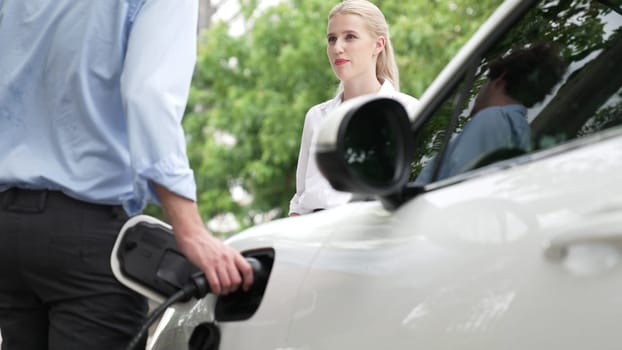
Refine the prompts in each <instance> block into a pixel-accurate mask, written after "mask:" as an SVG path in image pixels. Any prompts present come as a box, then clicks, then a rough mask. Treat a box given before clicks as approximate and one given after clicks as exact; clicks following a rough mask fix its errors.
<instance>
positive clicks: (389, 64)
mask: <svg viewBox="0 0 622 350" xmlns="http://www.w3.org/2000/svg"><path fill="white" fill-rule="evenodd" d="M339 14H350V15H356V16H360V17H361V18H363V20H365V23H366V25H367V28H368V29H369V31H370V33H372V34H373V35H375V36H383V37H384V38H385V43H384V50H383V51H381V52H380V54H378V59H377V61H376V78H377V79H378V81H379V82H381V83H382V82H384V81H385V80H388V81H389V82H391V84H392V85H393V87H394V88H395V89H396V90H397V91H399V89H400V79H399V72H398V69H397V64H396V63H395V54H394V53H393V45H392V44H391V37H390V33H389V25H388V24H387V20H386V19H385V18H384V14H383V13H382V11H380V9H379V8H378V7H377V6H376V5H374V4H373V3H371V2H369V1H367V0H345V1H343V2H340V3H339V4H337V5H335V7H333V9H332V10H330V12H329V13H328V20H329V21H330V20H331V19H332V18H333V17H334V16H336V15H339ZM339 90H340V91H343V83H342V84H340V85H339Z"/></svg>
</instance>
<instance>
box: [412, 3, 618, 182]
mask: <svg viewBox="0 0 622 350" xmlns="http://www.w3.org/2000/svg"><path fill="white" fill-rule="evenodd" d="M618 4H619V2H611V1H585V0H575V1H557V0H556V1H540V2H538V3H537V5H536V6H534V7H532V9H531V10H529V11H528V12H527V13H526V14H525V15H524V16H523V17H522V18H521V19H519V20H518V22H517V23H515V24H514V25H512V29H510V30H509V31H508V32H506V33H504V34H503V35H502V36H501V37H500V38H499V39H498V40H497V41H496V42H495V43H493V45H491V46H490V48H489V49H488V50H486V51H485V52H484V53H483V54H482V55H481V56H480V57H475V60H473V61H472V62H473V63H472V65H471V67H469V68H470V69H469V70H468V71H467V73H465V75H464V76H463V77H462V79H461V80H460V82H459V83H458V84H457V85H456V86H455V87H454V88H453V90H452V91H451V93H450V94H449V95H448V97H447V98H446V99H445V101H444V102H443V103H442V104H441V105H440V106H439V108H437V109H436V111H435V112H434V113H433V114H432V115H431V116H430V117H429V118H428V119H427V120H426V121H425V124H424V125H423V127H422V128H421V129H420V130H419V131H418V132H417V134H416V135H415V147H416V148H415V158H414V162H413V163H412V171H411V179H412V180H415V181H416V182H418V183H420V184H425V183H430V182H434V181H438V180H443V179H446V178H450V177H452V176H455V175H458V174H462V173H465V172H468V171H472V170H474V169H477V168H480V167H483V166H486V165H489V164H492V163H495V162H498V161H501V160H506V159H510V158H514V157H518V156H521V155H524V154H530V153H534V152H539V151H541V150H543V149H548V148H551V147H555V146H558V145H561V144H564V143H567V142H570V141H572V140H574V139H577V138H581V137H585V136H589V135H592V134H595V133H598V132H601V131H603V130H605V129H610V128H615V127H619V126H620V125H621V124H622V68H621V67H620V62H622V6H621V5H618Z"/></svg>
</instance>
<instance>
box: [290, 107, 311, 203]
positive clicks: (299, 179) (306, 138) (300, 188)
mask: <svg viewBox="0 0 622 350" xmlns="http://www.w3.org/2000/svg"><path fill="white" fill-rule="evenodd" d="M311 115H312V110H309V112H307V115H306V116H305V123H304V126H303V128H302V138H301V141H300V151H299V152H298V165H297V166H296V193H295V194H294V197H293V198H292V200H291V201H290V202H289V214H291V213H298V214H306V213H305V212H304V211H305V210H304V209H303V208H302V206H301V203H300V199H301V196H302V194H303V193H304V191H305V182H306V181H305V179H306V177H307V165H308V164H309V153H310V150H311V142H312V140H311V138H312V136H313V124H312V123H311Z"/></svg>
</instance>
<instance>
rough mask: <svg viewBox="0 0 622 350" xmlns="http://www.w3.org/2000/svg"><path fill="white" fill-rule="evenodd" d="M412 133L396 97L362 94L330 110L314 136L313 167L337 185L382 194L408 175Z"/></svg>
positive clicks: (396, 188)
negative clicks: (315, 160) (314, 162)
mask: <svg viewBox="0 0 622 350" xmlns="http://www.w3.org/2000/svg"><path fill="white" fill-rule="evenodd" d="M412 148H413V147H412V134H411V125H410V120H409V118H408V113H407V112H406V109H405V108H404V106H403V105H402V104H401V103H400V102H399V101H397V100H394V99H391V98H388V97H379V96H362V97H359V98H356V99H352V100H349V101H346V102H345V103H343V104H342V105H341V106H340V107H339V108H338V109H336V110H335V111H334V112H333V113H331V114H330V115H329V116H328V117H327V119H326V121H325V122H324V124H323V125H322V128H321V129H320V130H319V133H318V135H317V137H316V139H315V156H316V159H317V163H318V167H319V169H320V171H321V172H322V174H323V175H324V176H325V177H326V179H327V180H328V182H329V183H330V184H331V186H332V187H333V188H335V189H336V190H339V191H345V192H352V193H358V194H367V195H375V196H388V195H391V194H394V193H396V192H399V191H401V189H402V188H403V187H404V186H405V185H406V183H407V182H408V178H409V176H410V161H411V157H412Z"/></svg>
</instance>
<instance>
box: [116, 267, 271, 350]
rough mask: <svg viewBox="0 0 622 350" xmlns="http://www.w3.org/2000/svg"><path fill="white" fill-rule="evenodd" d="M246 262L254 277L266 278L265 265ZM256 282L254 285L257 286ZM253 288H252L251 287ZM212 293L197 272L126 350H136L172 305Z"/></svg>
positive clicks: (202, 276) (147, 321) (200, 273)
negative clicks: (148, 331)
mask: <svg viewBox="0 0 622 350" xmlns="http://www.w3.org/2000/svg"><path fill="white" fill-rule="evenodd" d="M245 259H246V261H247V262H248V263H249V264H250V265H251V267H252V269H253V276H255V278H257V277H260V276H261V277H263V278H265V277H264V276H265V271H264V267H263V265H262V264H261V263H260V262H259V260H257V259H255V258H252V257H246V258H245ZM256 282H257V281H255V282H254V283H253V284H256ZM251 288H252V287H251ZM209 292H211V290H210V287H209V284H208V282H207V278H205V275H204V274H203V273H202V272H197V273H195V274H194V275H192V276H191V277H190V281H189V282H188V283H186V284H185V285H184V286H183V287H182V288H181V289H180V290H178V291H177V292H176V293H175V294H173V295H171V296H170V297H169V298H168V299H166V300H165V301H164V302H163V303H162V304H160V305H159V306H158V307H157V308H156V309H154V310H153V312H152V313H151V315H149V317H147V319H146V320H145V322H143V325H142V326H141V328H140V330H139V331H138V333H136V335H135V336H134V338H132V340H131V341H130V343H129V344H128V346H127V347H126V350H134V349H136V346H137V345H138V344H139V343H140V342H141V340H142V338H143V337H144V336H145V335H146V333H147V330H148V329H149V327H150V326H151V325H152V324H153V322H155V321H156V320H157V319H158V318H159V317H160V316H161V315H162V314H163V313H164V311H166V309H167V308H169V307H170V306H171V305H173V304H175V303H177V302H180V301H188V300H190V299H191V298H193V297H194V298H196V299H197V300H198V299H201V298H203V297H204V296H205V295H207V293H209Z"/></svg>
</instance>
